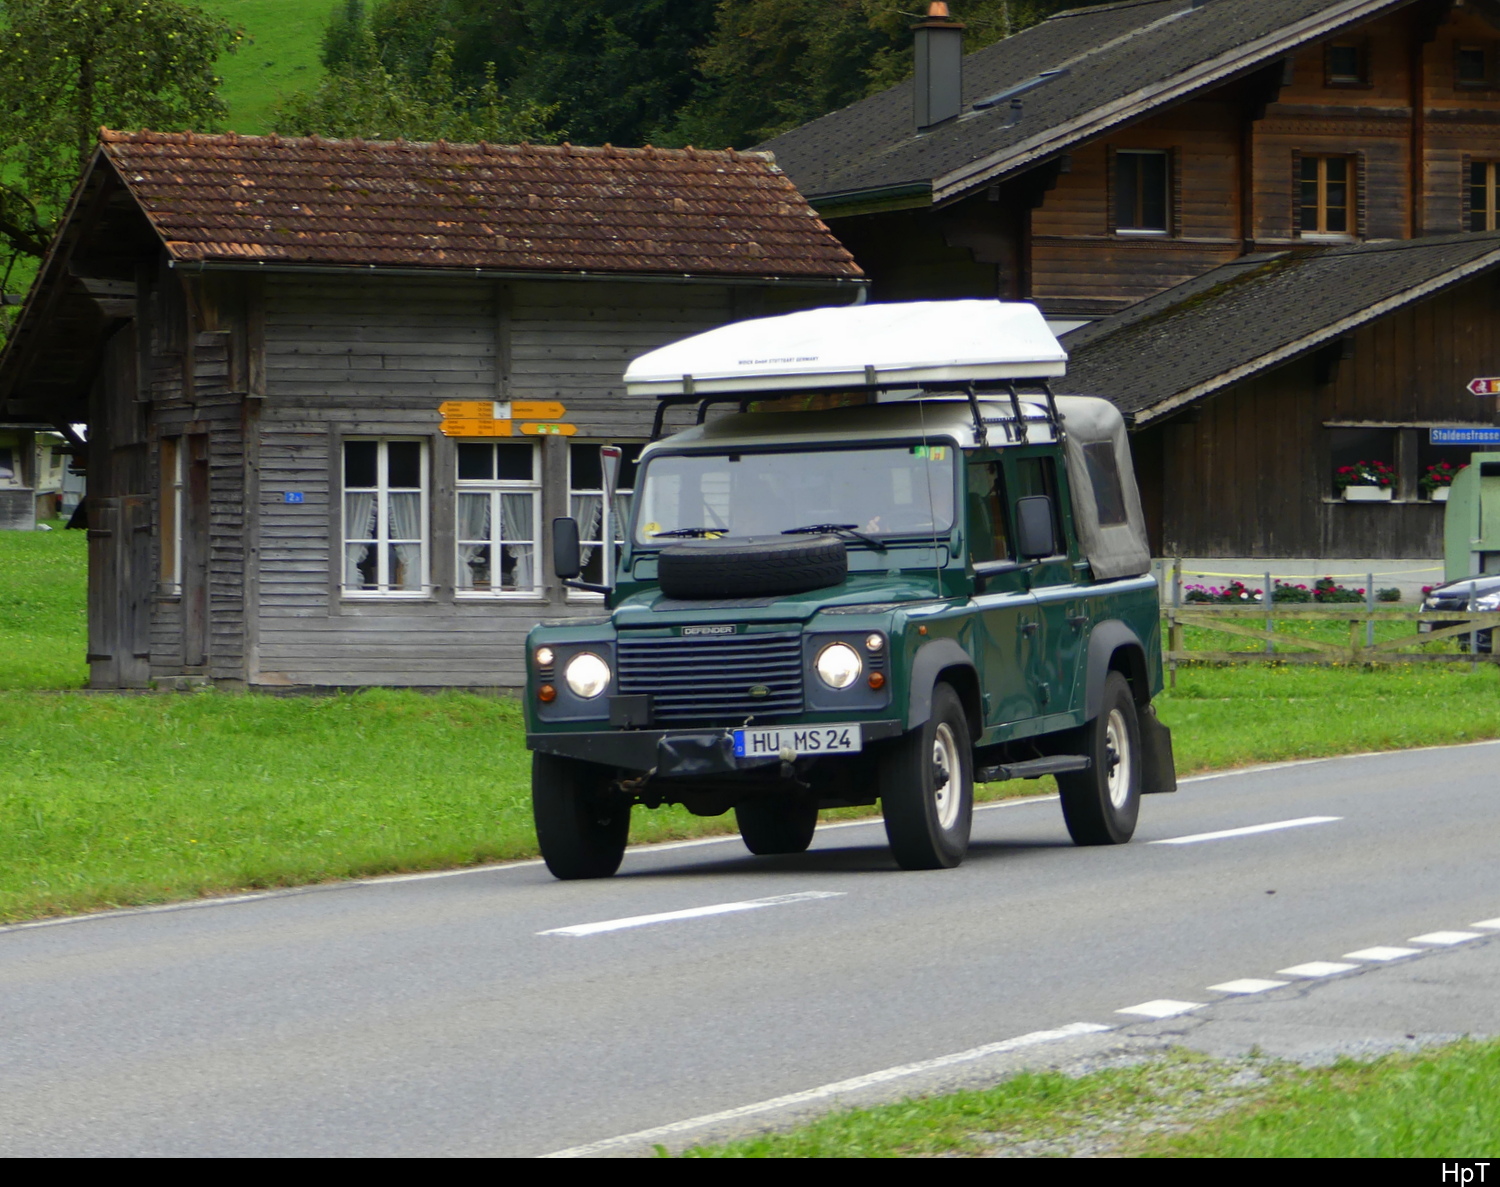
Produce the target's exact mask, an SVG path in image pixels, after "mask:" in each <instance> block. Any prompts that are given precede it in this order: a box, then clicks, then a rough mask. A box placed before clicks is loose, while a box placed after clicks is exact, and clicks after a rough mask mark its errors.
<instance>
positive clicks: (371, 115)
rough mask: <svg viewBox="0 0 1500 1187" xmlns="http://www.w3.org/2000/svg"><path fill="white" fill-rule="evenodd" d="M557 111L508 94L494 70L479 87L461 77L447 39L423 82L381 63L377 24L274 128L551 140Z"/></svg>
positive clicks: (376, 136)
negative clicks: (456, 73) (456, 76)
mask: <svg viewBox="0 0 1500 1187" xmlns="http://www.w3.org/2000/svg"><path fill="white" fill-rule="evenodd" d="M554 114H555V109H553V108H548V107H544V106H542V105H540V104H537V103H532V102H530V101H528V100H513V99H510V98H508V97H507V96H505V95H504V94H502V93H501V90H500V84H499V80H498V78H497V75H496V70H495V67H494V66H493V65H490V66H489V67H487V68H486V70H485V73H484V79H483V82H481V84H480V85H479V86H478V87H477V88H471V87H466V86H463V85H462V84H460V83H458V82H456V81H455V80H454V77H453V44H452V42H450V41H447V40H446V39H439V40H438V41H437V43H436V44H435V45H434V46H433V49H432V57H431V61H430V62H429V63H428V65H427V68H426V71H425V73H424V74H423V75H421V76H420V77H413V75H412V74H410V73H408V72H407V71H406V70H404V69H402V68H399V67H398V68H397V69H395V70H392V69H389V68H387V66H386V65H385V63H384V62H383V61H382V60H381V54H380V47H379V45H378V44H377V43H376V40H375V36H374V33H373V30H372V28H371V26H370V24H369V23H361V24H360V25H359V26H358V28H357V29H356V31H355V36H354V45H353V48H352V50H351V51H350V52H349V55H348V56H347V57H346V58H344V59H343V60H341V61H337V62H336V64H335V65H334V66H332V67H331V68H330V70H329V72H328V75H327V77H325V78H324V80H323V81H322V82H321V83H320V84H319V85H318V86H317V87H316V88H314V89H313V90H311V91H303V92H301V93H299V94H295V95H292V96H290V97H289V98H287V99H285V100H283V101H282V102H281V103H279V104H278V105H277V106H276V109H275V112H274V115H273V117H272V125H273V127H274V128H275V130H276V131H277V132H281V133H285V134H287V135H292V136H310V135H314V134H316V135H320V136H333V137H346V138H347V137H356V136H357V137H363V138H365V139H369V140H395V139H398V138H404V139H407V140H422V141H430V140H451V141H456V142H459V143H472V142H476V141H490V142H491V143H499V144H505V143H515V142H518V141H527V140H531V141H546V140H548V139H551V138H554V136H555V134H554V133H551V132H549V131H548V127H547V125H548V121H549V120H550V119H551V118H552V116H553V115H554Z"/></svg>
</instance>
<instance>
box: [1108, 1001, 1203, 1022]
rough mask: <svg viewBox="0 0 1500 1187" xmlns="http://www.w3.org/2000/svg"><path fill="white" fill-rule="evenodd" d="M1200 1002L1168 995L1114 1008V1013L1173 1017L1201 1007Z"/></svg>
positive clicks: (1148, 1016) (1144, 1016)
mask: <svg viewBox="0 0 1500 1187" xmlns="http://www.w3.org/2000/svg"><path fill="white" fill-rule="evenodd" d="M1202 1006H1203V1003H1202V1002H1178V1001H1173V1000H1172V999H1171V998H1169V997H1162V998H1157V1000H1156V1001H1152V1002H1142V1003H1141V1004H1140V1005H1138V1006H1130V1007H1128V1008H1126V1009H1124V1010H1116V1011H1115V1013H1116V1014H1139V1015H1140V1016H1141V1017H1143V1018H1175V1017H1176V1016H1177V1015H1178V1014H1186V1013H1188V1012H1189V1011H1191V1010H1197V1009H1201V1008H1202Z"/></svg>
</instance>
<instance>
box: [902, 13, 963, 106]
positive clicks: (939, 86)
mask: <svg viewBox="0 0 1500 1187" xmlns="http://www.w3.org/2000/svg"><path fill="white" fill-rule="evenodd" d="M912 31H913V33H914V34H915V37H916V51H917V76H916V82H915V85H914V90H913V98H914V107H915V115H916V119H917V131H919V132H921V131H925V130H926V129H928V128H931V127H935V126H936V125H938V124H941V123H943V122H945V121H947V120H951V119H955V118H957V116H958V113H959V112H960V111H961V110H962V109H963V89H964V26H963V24H962V23H961V22H959V21H955V20H954V19H953V18H952V16H950V15H949V13H948V5H947V4H946V3H944V2H943V0H933V2H932V3H931V4H929V5H928V6H927V16H926V18H925V19H924V20H921V21H918V22H917V23H916V24H915V25H913V26H912Z"/></svg>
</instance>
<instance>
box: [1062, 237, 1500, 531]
mask: <svg viewBox="0 0 1500 1187" xmlns="http://www.w3.org/2000/svg"><path fill="white" fill-rule="evenodd" d="M1063 344H1064V345H1065V346H1066V347H1067V348H1068V351H1069V354H1070V355H1071V360H1070V364H1069V371H1068V377H1067V379H1066V380H1064V381H1062V384H1061V386H1062V387H1063V388H1065V389H1066V390H1068V391H1073V392H1092V393H1095V394H1100V393H1105V392H1108V393H1109V396H1110V398H1111V399H1112V400H1113V401H1114V402H1115V403H1116V404H1117V405H1118V406H1119V407H1120V409H1121V410H1122V411H1123V412H1125V413H1126V414H1127V415H1128V416H1130V417H1131V418H1132V420H1133V422H1134V429H1135V436H1134V442H1133V445H1134V449H1135V454H1136V464H1137V469H1138V470H1139V471H1140V474H1141V479H1142V482H1141V495H1142V501H1143V502H1144V503H1145V505H1146V511H1147V520H1148V525H1149V528H1150V531H1151V537H1152V545H1153V547H1154V549H1155V550H1156V551H1157V554H1158V555H1168V556H1172V555H1175V556H1241V557H1252V556H1253V557H1328V558H1335V557H1348V558H1354V557H1389V558H1392V559H1397V558H1413V559H1430V558H1432V557H1438V556H1442V555H1443V509H1444V504H1443V503H1442V502H1440V501H1437V500H1436V499H1435V498H1434V493H1435V489H1436V490H1441V489H1442V488H1441V487H1438V488H1433V487H1432V486H1431V485H1430V481H1429V482H1427V483H1424V478H1426V477H1427V476H1428V475H1429V474H1430V473H1431V472H1432V469H1433V467H1435V466H1440V465H1442V464H1443V463H1447V465H1448V466H1449V467H1452V468H1457V467H1459V466H1463V465H1467V464H1468V462H1469V457H1470V455H1471V453H1473V452H1474V451H1476V450H1480V451H1483V450H1486V449H1494V448H1496V447H1497V443H1500V401H1497V398H1496V395H1495V394H1494V393H1492V392H1490V391H1489V390H1488V385H1483V384H1474V382H1473V381H1474V380H1476V379H1484V378H1489V377H1491V376H1494V375H1495V374H1496V373H1497V370H1496V364H1497V362H1500V232H1494V231H1489V232H1483V233H1479V234H1469V235H1446V236H1432V237H1429V238H1425V239H1409V240H1397V241H1391V242H1386V243H1370V244H1360V245H1339V246H1332V245H1330V246H1327V247H1323V248H1320V249H1315V250H1304V251H1300V252H1279V253H1267V254H1264V255H1256V256H1246V257H1244V258H1243V259H1240V260H1237V261H1236V262H1235V263H1233V264H1228V265H1225V266H1224V267H1222V268H1219V269H1216V270H1215V271H1213V272H1210V273H1208V274H1207V275H1205V276H1201V277H1199V278H1198V279H1196V280H1193V281H1190V282H1188V283H1187V284H1183V285H1179V286H1178V287H1176V288H1174V289H1171V290H1170V291H1168V292H1166V293H1162V294H1160V295H1159V296H1156V297H1153V298H1151V299H1150V300H1147V301H1142V302H1141V303H1140V304H1138V305H1136V306H1135V307H1133V308H1132V309H1129V310H1126V311H1125V312H1124V313H1118V314H1115V315H1114V316H1113V317H1110V318H1106V319H1104V320H1102V321H1098V322H1095V323H1093V324H1092V325H1089V326H1087V327H1085V328H1083V329H1080V330H1076V331H1074V332H1073V333H1071V334H1068V335H1066V336H1065V337H1064V338H1063ZM1471 385H1472V389H1471ZM1476 391H1477V393H1478V394H1476ZM1361 462H1364V463H1378V464H1379V465H1382V466H1384V467H1387V468H1388V470H1389V472H1390V475H1391V481H1390V485H1389V486H1388V487H1385V488H1383V489H1380V490H1370V491H1364V492H1360V493H1361V496H1362V497H1361V499H1360V501H1351V499H1350V496H1349V495H1348V494H1346V493H1344V492H1343V491H1341V489H1340V487H1341V483H1340V470H1341V469H1342V468H1344V467H1346V466H1355V465H1358V464H1359V463H1361Z"/></svg>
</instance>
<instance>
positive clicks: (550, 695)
mask: <svg viewBox="0 0 1500 1187" xmlns="http://www.w3.org/2000/svg"><path fill="white" fill-rule="evenodd" d="M536 699H537V700H539V701H541V702H542V704H544V705H550V704H551V703H552V702H553V701H555V700H557V689H555V688H553V687H552V685H550V684H544V685H542V686H541V688H539V689H537V690H536Z"/></svg>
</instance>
